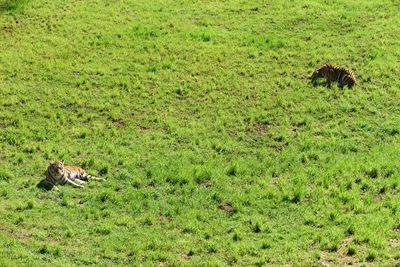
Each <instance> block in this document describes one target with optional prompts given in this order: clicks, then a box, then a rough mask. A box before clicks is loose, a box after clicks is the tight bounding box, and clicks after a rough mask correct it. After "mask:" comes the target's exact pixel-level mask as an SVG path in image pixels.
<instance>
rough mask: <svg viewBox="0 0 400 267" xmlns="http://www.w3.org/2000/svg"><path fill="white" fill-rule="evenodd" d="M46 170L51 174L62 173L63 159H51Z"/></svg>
mask: <svg viewBox="0 0 400 267" xmlns="http://www.w3.org/2000/svg"><path fill="white" fill-rule="evenodd" d="M47 170H48V171H49V173H50V174H51V175H52V176H57V175H60V174H61V175H62V174H63V173H64V160H56V161H51V162H50V163H49V167H48V168H47Z"/></svg>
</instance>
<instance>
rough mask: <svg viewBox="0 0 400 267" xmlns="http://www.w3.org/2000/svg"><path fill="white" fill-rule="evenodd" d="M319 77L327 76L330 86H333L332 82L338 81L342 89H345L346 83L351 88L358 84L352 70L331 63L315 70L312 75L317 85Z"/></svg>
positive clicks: (313, 81)
mask: <svg viewBox="0 0 400 267" xmlns="http://www.w3.org/2000/svg"><path fill="white" fill-rule="evenodd" d="M319 78H325V79H326V83H327V85H328V87H331V82H337V83H338V86H339V88H340V89H343V87H344V86H345V85H347V86H348V87H349V88H351V87H353V85H354V84H356V77H355V76H354V73H353V72H352V71H351V70H347V69H345V68H341V67H337V66H334V65H331V64H326V65H324V66H322V67H321V68H319V69H317V70H316V71H314V72H313V74H312V75H311V80H312V83H313V84H314V85H315V84H316V82H317V80H318V79H319Z"/></svg>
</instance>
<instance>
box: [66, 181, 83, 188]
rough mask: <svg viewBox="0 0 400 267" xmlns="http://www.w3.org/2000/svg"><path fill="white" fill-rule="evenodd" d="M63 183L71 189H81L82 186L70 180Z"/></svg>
mask: <svg viewBox="0 0 400 267" xmlns="http://www.w3.org/2000/svg"><path fill="white" fill-rule="evenodd" d="M65 183H67V184H70V185H72V186H73V187H77V188H83V185H80V184H77V183H75V182H74V181H72V180H71V179H65Z"/></svg>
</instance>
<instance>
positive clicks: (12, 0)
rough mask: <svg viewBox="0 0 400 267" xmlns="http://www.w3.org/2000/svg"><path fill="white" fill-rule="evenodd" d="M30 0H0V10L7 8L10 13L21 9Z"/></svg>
mask: <svg viewBox="0 0 400 267" xmlns="http://www.w3.org/2000/svg"><path fill="white" fill-rule="evenodd" d="M29 2H30V0H2V1H0V11H1V10H2V9H3V10H7V11H9V12H11V13H14V12H19V11H22V10H23V9H24V8H25V6H26V5H27V4H28V3H29Z"/></svg>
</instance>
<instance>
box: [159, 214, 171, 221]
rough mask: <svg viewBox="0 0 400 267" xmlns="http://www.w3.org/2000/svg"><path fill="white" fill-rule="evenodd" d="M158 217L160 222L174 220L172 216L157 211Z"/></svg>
mask: <svg viewBox="0 0 400 267" xmlns="http://www.w3.org/2000/svg"><path fill="white" fill-rule="evenodd" d="M156 216H157V219H158V220H159V221H160V222H172V218H171V216H166V215H163V214H161V213H157V215H156Z"/></svg>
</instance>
